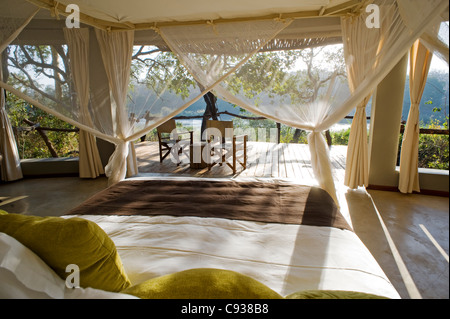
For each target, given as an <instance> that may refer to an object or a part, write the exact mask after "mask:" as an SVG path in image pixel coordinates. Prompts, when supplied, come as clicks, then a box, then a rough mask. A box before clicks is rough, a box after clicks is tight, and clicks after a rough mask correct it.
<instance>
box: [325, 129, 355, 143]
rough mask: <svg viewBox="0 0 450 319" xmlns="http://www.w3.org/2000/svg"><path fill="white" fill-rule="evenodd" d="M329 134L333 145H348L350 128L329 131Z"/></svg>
mask: <svg viewBox="0 0 450 319" xmlns="http://www.w3.org/2000/svg"><path fill="white" fill-rule="evenodd" d="M330 135H331V141H332V144H333V145H348V139H349V137H350V128H348V129H346V130H341V131H336V132H330Z"/></svg>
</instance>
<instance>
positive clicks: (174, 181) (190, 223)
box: [64, 177, 400, 298]
mask: <svg viewBox="0 0 450 319" xmlns="http://www.w3.org/2000/svg"><path fill="white" fill-rule="evenodd" d="M70 217H81V218H83V219H87V220H90V221H92V222H95V223H96V224H97V225H99V226H100V227H101V228H102V229H103V230H104V231H105V232H106V233H107V234H108V236H109V237H110V238H111V239H112V240H113V242H114V244H115V246H116V248H117V251H118V254H119V255H120V258H121V260H122V262H123V266H124V268H125V271H126V273H127V274H128V277H129V279H130V281H131V283H132V284H133V285H137V284H139V283H142V282H145V281H146V280H148V279H149V278H155V277H159V276H164V275H167V274H171V273H176V272H180V271H184V270H188V269H197V268H211V269H225V270H231V271H235V272H238V273H240V274H244V275H246V276H249V277H251V278H254V279H255V280H257V281H259V282H261V283H263V284H264V285H266V286H268V287H270V288H271V289H273V290H274V291H276V292H277V293H279V294H280V295H281V296H287V295H290V294H292V293H295V292H298V291H304V290H323V291H330V290H331V291H334V290H339V291H354V292H362V293H368V294H374V295H378V296H384V297H388V298H400V297H399V294H398V293H397V291H396V290H395V288H394V287H393V285H392V284H391V283H390V281H389V279H388V278H387V277H386V275H385V274H384V272H383V270H382V269H381V268H380V266H379V265H378V264H377V262H376V260H375V259H374V257H373V256H372V255H371V254H370V252H369V251H368V249H367V248H366V247H365V246H364V244H363V243H362V241H361V240H360V239H359V238H358V236H357V235H356V234H355V233H354V232H353V230H352V228H351V226H350V225H349V223H348V222H347V220H346V218H345V217H344V216H343V215H342V214H341V213H340V211H339V209H338V208H337V207H336V205H335V204H334V202H333V200H332V199H331V198H330V196H328V194H327V193H326V192H325V191H323V190H322V189H320V188H318V187H315V186H311V185H299V184H296V183H293V182H290V181H283V180H263V181H261V180H255V179H253V180H248V179H246V180H224V179H193V178H164V179H161V177H158V178H148V177H146V178H133V179H129V180H125V181H122V182H120V183H118V184H116V185H113V186H111V187H109V188H107V189H106V190H104V191H101V192H100V193H98V194H96V195H94V196H93V197H92V198H90V199H88V200H87V201H85V202H84V203H83V204H81V205H79V206H78V207H75V208H74V209H72V210H71V211H69V212H68V213H67V214H66V215H65V216H64V218H70Z"/></svg>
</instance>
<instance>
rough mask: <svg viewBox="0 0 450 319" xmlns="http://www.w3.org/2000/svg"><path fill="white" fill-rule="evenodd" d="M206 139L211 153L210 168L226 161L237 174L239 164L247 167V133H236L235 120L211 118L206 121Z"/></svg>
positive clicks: (207, 160)
mask: <svg viewBox="0 0 450 319" xmlns="http://www.w3.org/2000/svg"><path fill="white" fill-rule="evenodd" d="M206 140H207V141H208V145H209V150H208V152H207V154H208V155H209V156H208V157H209V158H207V159H206V162H207V164H208V170H211V168H212V167H213V166H214V165H216V164H219V165H220V166H222V164H223V163H225V164H226V165H227V166H229V167H230V168H231V169H232V170H233V174H236V170H237V164H240V165H241V166H242V167H243V168H244V169H246V168H247V140H248V136H247V135H239V136H237V135H234V128H233V121H216V120H209V121H207V122H206Z"/></svg>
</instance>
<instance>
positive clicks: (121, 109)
mask: <svg viewBox="0 0 450 319" xmlns="http://www.w3.org/2000/svg"><path fill="white" fill-rule="evenodd" d="M95 31H96V35H97V39H98V42H99V45H100V50H101V53H102V58H103V64H104V66H105V70H106V75H107V76H108V82H109V88H110V95H111V122H112V125H113V134H114V137H116V138H118V139H119V140H120V142H119V143H118V144H116V150H115V151H114V153H113V155H112V156H111V159H110V161H109V163H108V165H107V166H106V168H105V173H106V176H108V177H109V182H110V184H114V183H117V182H119V181H121V180H123V179H124V178H125V177H126V176H127V174H128V176H133V175H135V174H137V163H136V153H135V152H134V151H133V150H134V147H133V145H130V143H129V142H128V141H126V138H127V137H128V135H129V132H130V123H129V121H128V112H127V108H126V100H127V92H128V83H129V81H130V68H131V57H132V53H133V40H134V32H133V31H128V32H117V33H110V32H106V31H102V30H98V29H96V30H95Z"/></svg>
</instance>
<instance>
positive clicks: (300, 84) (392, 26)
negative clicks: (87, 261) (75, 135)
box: [0, 0, 448, 196]
mask: <svg viewBox="0 0 450 319" xmlns="http://www.w3.org/2000/svg"><path fill="white" fill-rule="evenodd" d="M424 3H425V4H424ZM28 5H29V4H28ZM447 6H448V2H447V1H444V0H430V1H426V2H424V1H420V0H398V1H393V0H377V1H372V7H370V6H360V7H359V9H358V10H356V11H353V12H352V13H351V14H349V15H347V16H344V17H342V18H341V21H340V23H338V29H333V28H328V29H327V30H323V31H321V30H320V28H319V27H317V28H315V29H314V30H309V29H308V26H307V25H306V26H303V29H300V30H299V29H295V27H296V22H297V20H296V21H294V20H292V19H285V18H283V16H282V15H281V16H280V17H278V18H275V19H264V20H255V19H251V20H245V19H242V20H239V21H233V22H226V23H216V22H214V21H209V22H208V23H195V24H178V25H173V26H168V25H167V26H158V25H154V26H152V27H151V28H150V27H149V29H150V30H148V32H147V33H144V35H142V34H140V35H139V38H138V34H139V32H138V31H134V30H133V25H132V24H131V25H130V30H129V31H111V30H109V31H108V30H105V28H103V29H100V28H97V29H96V30H95V31H94V30H92V28H90V30H88V29H87V28H86V29H83V26H82V28H80V29H77V28H75V29H67V30H65V31H64V35H63V37H62V38H61V39H60V41H59V42H57V41H56V40H53V42H52V41H51V40H48V39H47V41H43V42H42V43H39V45H25V44H20V43H21V42H20V35H19V36H18V37H17V38H16V40H15V42H14V43H13V45H10V46H9V47H8V49H7V50H6V51H5V52H6V54H7V57H8V58H7V60H8V61H7V65H8V69H7V76H6V77H5V76H4V79H3V81H2V82H0V86H2V87H3V88H5V89H7V90H9V91H10V92H12V93H14V94H16V95H17V96H19V97H21V98H23V99H25V100H26V101H28V102H29V103H32V104H33V105H35V106H37V107H39V108H41V109H43V110H45V111H47V112H49V113H50V114H52V115H55V116H57V117H59V118H61V119H63V120H64V121H67V122H68V123H70V124H73V125H75V126H77V127H79V128H80V129H81V130H83V131H85V132H86V133H89V134H92V135H93V136H96V137H100V138H102V139H105V140H108V141H110V142H112V143H114V144H115V145H116V151H115V152H114V154H113V155H112V156H111V158H110V161H109V163H108V166H107V167H106V174H107V176H108V177H109V179H110V182H111V183H114V182H117V181H119V180H121V179H123V178H125V176H126V174H128V175H132V174H135V173H136V172H137V168H136V163H135V159H133V156H134V148H133V147H132V146H131V145H130V143H132V142H133V141H134V140H136V139H137V138H139V137H140V136H142V135H144V134H146V133H147V132H149V131H150V130H152V129H153V128H155V127H157V126H158V125H160V124H161V123H163V122H165V121H166V120H168V119H169V118H171V117H173V116H175V115H176V114H178V113H180V112H181V111H183V110H184V109H186V108H187V107H188V106H189V105H191V104H192V103H194V102H195V101H197V100H199V99H200V98H202V97H203V95H204V94H205V93H206V92H209V91H210V92H213V93H214V94H215V95H216V96H217V97H219V98H221V99H223V100H225V101H228V102H230V103H232V104H235V105H238V106H240V107H241V108H244V109H246V110H248V111H250V112H253V113H255V114H258V115H261V116H264V117H267V118H269V119H273V120H276V121H277V122H280V123H284V124H286V125H289V126H292V127H295V128H299V129H303V130H306V131H308V132H309V137H308V142H309V146H310V150H311V159H312V166H313V169H314V172H315V175H316V177H317V180H318V182H319V184H320V185H321V186H322V187H323V188H324V189H326V190H327V191H328V192H329V193H330V194H331V195H332V196H334V195H335V189H334V183H333V179H332V172H331V167H330V163H329V159H328V149H327V145H326V142H325V140H324V137H323V134H322V132H323V131H325V130H327V129H328V128H330V126H331V125H333V124H334V123H336V122H338V121H339V120H341V119H342V118H343V117H345V116H346V115H347V114H349V113H350V112H351V111H352V110H353V109H354V108H355V107H357V106H358V105H362V106H361V107H364V106H365V102H366V101H367V98H368V97H370V94H371V92H372V90H373V89H374V88H375V87H376V85H377V84H378V83H379V82H380V81H381V80H382V79H383V78H384V76H385V75H386V74H387V73H388V72H389V71H390V70H391V69H392V67H393V66H394V65H395V64H396V63H397V62H398V61H399V60H400V58H401V57H402V56H404V55H405V54H406V52H407V51H408V49H409V48H410V47H411V45H412V44H413V42H414V41H415V40H416V39H417V38H419V37H420V36H421V35H422V34H423V33H424V30H428V28H431V27H432V26H433V25H435V24H436V23H437V22H438V21H439V19H441V17H440V13H441V12H443V11H444V9H445V8H446V7H447ZM416 8H420V15H417V14H414V13H413V12H412V11H415V10H416ZM34 9H35V8H34ZM11 10H18V11H17V12H20V16H21V19H19V20H15V21H14V23H7V24H6V23H3V20H2V29H9V30H11V31H12V32H11V33H9V34H10V35H13V36H10V35H6V36H2V38H1V40H2V44H1V45H2V48H3V47H4V48H6V46H7V44H8V41H6V39H7V38H14V37H15V35H16V34H15V33H19V32H20V26H21V25H23V24H24V23H26V22H27V19H29V18H30V17H32V14H33V11H32V12H31V13H30V14H29V15H27V14H24V13H23V11H20V8H19V9H17V8H11ZM51 12H52V13H53V15H54V16H55V18H57V17H58V12H55V10H54V11H51ZM38 18H39V17H38ZM330 19H332V18H330ZM59 22H61V29H64V28H65V26H64V21H61V20H60V21H59ZM106 29H108V28H106ZM302 30H303V31H302ZM5 34H8V33H5ZM430 34H431V33H430ZM431 39H433V41H434V39H436V37H432V36H431V35H430V41H429V42H430V43H432V42H433V41H431ZM55 41H56V42H57V43H56V42H55ZM138 42H140V44H141V45H137V44H139V43H138ZM433 43H434V45H435V47H436V48H440V52H444V54H445V46H442V45H441V44H440V42H433ZM436 50H437V49H436ZM96 51H97V52H99V54H98V56H100V57H101V58H100V59H94V58H93V55H94V52H96ZM447 52H448V46H447ZM75 56H77V58H76V59H75V58H74V57H75ZM4 73H5V72H4ZM89 81H90V82H89ZM87 83H89V84H87ZM93 87H96V92H94V91H95V90H94V89H93ZM102 87H103V91H102V89H101V88H102ZM136 90H140V91H141V92H144V93H143V94H140V99H139V100H136V99H133V96H135V95H133V92H136ZM142 96H145V97H144V98H142ZM355 131H356V129H355ZM360 134H362V135H363V134H364V133H360ZM360 134H358V135H360ZM86 144H89V143H88V142H86ZM91 144H92V143H91ZM355 148H356V149H359V147H355ZM87 149H89V147H87ZM86 152H89V153H90V152H91V151H86ZM355 152H358V150H355ZM356 162H358V161H356ZM355 165H359V164H355ZM355 183H356V184H358V183H359V182H358V181H357V182H355Z"/></svg>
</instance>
